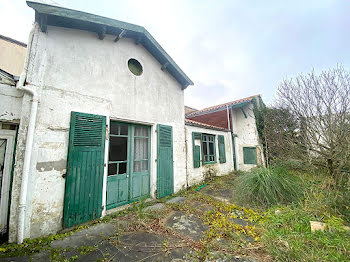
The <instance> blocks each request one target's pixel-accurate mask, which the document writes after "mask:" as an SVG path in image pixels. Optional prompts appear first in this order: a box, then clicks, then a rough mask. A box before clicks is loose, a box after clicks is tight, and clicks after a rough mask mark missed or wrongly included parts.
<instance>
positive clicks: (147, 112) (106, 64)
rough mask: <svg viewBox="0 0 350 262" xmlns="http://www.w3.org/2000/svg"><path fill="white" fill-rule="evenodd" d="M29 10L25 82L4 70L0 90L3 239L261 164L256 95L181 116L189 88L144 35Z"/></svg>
mask: <svg viewBox="0 0 350 262" xmlns="http://www.w3.org/2000/svg"><path fill="white" fill-rule="evenodd" d="M27 4H28V5H29V6H30V7H31V8H33V9H34V10H35V24H34V27H33V30H32V32H31V34H30V37H29V41H28V47H27V56H26V58H25V59H24V62H23V64H22V67H24V69H23V73H22V74H21V77H20V78H19V79H18V78H17V77H15V76H14V75H12V74H11V73H8V72H2V74H1V77H3V76H4V79H5V78H6V82H5V81H3V82H2V84H0V98H1V101H2V103H1V104H0V110H1V111H0V145H1V143H4V144H6V146H5V147H0V148H2V149H1V150H2V151H1V150H0V156H4V157H2V158H0V161H2V162H1V163H2V165H3V166H4V168H3V170H4V171H3V173H1V176H2V177H1V180H2V184H1V207H0V208H1V216H0V219H1V227H0V229H1V230H2V231H1V232H2V233H3V234H6V236H7V237H8V238H9V241H10V242H15V241H17V242H22V241H23V239H24V238H35V237H39V236H42V235H48V234H51V233H56V232H58V231H59V230H61V229H62V228H69V227H72V226H76V225H79V224H82V223H85V222H87V221H90V220H93V219H96V218H99V217H101V216H104V215H105V214H108V213H110V212H113V211H114V210H115V208H118V207H120V206H123V205H126V204H128V203H132V202H134V201H137V200H139V199H140V198H144V197H146V198H147V197H153V198H161V197H164V196H167V195H169V194H172V193H174V192H176V191H179V190H180V189H182V188H186V187H188V186H192V185H194V184H196V183H199V182H201V181H202V179H203V175H205V172H206V169H207V168H208V167H209V166H210V167H213V168H215V169H216V170H217V174H218V175H221V174H225V173H228V172H231V171H233V170H234V169H236V170H237V169H242V170H247V169H249V168H251V167H253V166H256V165H257V164H259V163H261V159H262V158H261V156H260V153H259V152H260V151H259V140H258V137H257V132H256V127H255V118H254V115H253V114H252V112H251V110H252V101H253V100H252V99H253V98H251V99H246V100H244V101H243V102H242V101H241V102H237V103H236V102H235V103H234V102H231V103H227V104H224V105H220V106H216V107H213V108H209V109H208V108H207V109H203V110H196V109H192V108H191V110H190V111H191V112H190V113H189V114H187V115H186V119H185V109H184V108H185V107H184V90H185V89H186V88H187V87H188V86H189V85H193V82H192V81H191V80H190V78H189V77H188V76H187V75H186V74H185V73H184V72H183V71H182V70H181V68H180V67H179V66H178V65H177V64H176V63H175V62H174V60H173V59H172V58H171V57H170V56H169V55H168V54H167V53H166V52H165V50H164V49H163V48H162V47H161V46H160V45H159V43H158V42H157V41H156V40H155V39H154V38H153V37H152V35H151V34H150V33H149V32H148V31H147V30H146V29H145V28H143V27H141V26H137V25H133V24H129V23H125V22H121V21H117V20H113V19H109V18H105V17H101V16H96V15H92V14H88V13H84V12H79V11H76V10H71V9H66V8H62V7H57V6H52V5H47V4H43V3H37V2H32V1H27ZM23 65H24V66H23ZM16 75H17V76H18V73H16ZM15 84H17V86H16V85H15ZM223 115H225V116H226V118H224V117H223ZM227 116H228V118H227ZM225 119H226V120H225ZM225 121H226V122H225Z"/></svg>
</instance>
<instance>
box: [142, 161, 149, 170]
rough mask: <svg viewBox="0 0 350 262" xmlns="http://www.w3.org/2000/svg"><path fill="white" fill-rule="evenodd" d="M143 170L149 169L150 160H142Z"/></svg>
mask: <svg viewBox="0 0 350 262" xmlns="http://www.w3.org/2000/svg"><path fill="white" fill-rule="evenodd" d="M141 170H142V171H147V170H148V160H146V161H142V162H141Z"/></svg>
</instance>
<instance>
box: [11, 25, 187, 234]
mask: <svg viewBox="0 0 350 262" xmlns="http://www.w3.org/2000/svg"><path fill="white" fill-rule="evenodd" d="M114 38H115V36H114V37H113V36H109V35H107V36H106V37H105V39H104V40H99V39H98V37H97V35H96V34H95V33H91V32H86V31H80V30H73V29H66V28H58V27H51V26H49V27H48V30H47V33H42V32H41V31H39V30H38V29H37V30H36V31H35V35H34V40H33V46H32V51H31V56H30V64H29V71H28V77H27V82H28V85H29V86H30V87H33V88H36V89H37V90H38V93H39V102H40V104H39V107H38V115H37V119H36V129H35V138H34V147H33V160H32V168H31V172H30V174H31V175H30V181H29V188H28V206H27V216H26V228H25V229H26V230H25V237H32V238H33V237H38V236H41V235H46V234H49V233H55V232H57V231H58V230H60V229H61V227H62V222H61V221H62V216H63V201H64V188H65V179H64V178H62V175H63V174H64V173H65V172H66V170H65V168H66V160H67V151H68V135H69V126H70V113H71V111H77V112H84V113H91V114H97V115H104V116H107V117H109V118H110V119H119V120H125V121H128V122H138V123H144V124H147V125H150V126H151V127H152V135H151V141H152V150H151V151H152V152H151V194H152V195H153V196H154V191H155V189H156V170H157V166H156V161H155V160H156V152H157V150H156V149H157V148H156V141H157V135H156V132H155V130H156V124H164V125H170V126H172V127H173V139H174V141H173V145H174V184H175V185H174V187H175V191H178V190H179V189H181V188H182V187H184V186H185V184H186V172H185V164H186V162H185V157H186V155H185V137H184V92H183V90H181V86H180V84H179V83H178V82H177V81H176V80H175V79H174V78H173V77H172V76H171V75H170V74H169V73H167V72H166V71H162V70H161V65H160V64H159V63H158V61H156V60H155V58H154V57H153V56H151V55H150V54H149V53H148V52H147V50H146V49H144V48H143V47H142V45H136V44H135V43H134V41H133V40H131V39H121V40H119V41H118V42H116V43H115V42H114V41H113V40H114ZM130 58H135V59H137V60H138V61H140V63H141V64H142V66H143V74H142V75H141V76H134V75H133V74H132V73H131V72H130V71H129V69H128V65H127V63H128V60H129V59H130ZM23 106H24V108H23V110H24V111H23V114H22V119H21V122H22V121H23V126H22V127H20V130H19V137H20V138H21V139H19V141H18V144H19V149H20V150H19V152H17V156H18V158H16V160H17V162H20V161H23V152H21V151H22V150H21V149H22V148H23V147H24V144H25V140H24V139H23V138H24V137H25V135H26V123H27V119H26V118H27V117H28V109H29V108H28V106H27V104H26V103H25V102H23ZM106 150H107V149H106ZM105 161H106V160H105ZM20 179H21V167H20V166H19V167H17V168H16V169H15V181H14V187H13V188H14V190H13V197H12V199H13V201H12V206H11V222H12V223H11V222H10V223H11V226H10V241H14V240H15V235H16V225H17V221H16V220H17V209H18V206H17V205H18V194H19V189H20V186H19V185H20Z"/></svg>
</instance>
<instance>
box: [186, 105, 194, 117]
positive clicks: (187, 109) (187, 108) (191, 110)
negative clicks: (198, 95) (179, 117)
mask: <svg viewBox="0 0 350 262" xmlns="http://www.w3.org/2000/svg"><path fill="white" fill-rule="evenodd" d="M195 111H197V109H194V108H192V107H189V106H185V115H187V114H190V113H193V112H195Z"/></svg>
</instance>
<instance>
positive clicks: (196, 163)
mask: <svg viewBox="0 0 350 262" xmlns="http://www.w3.org/2000/svg"><path fill="white" fill-rule="evenodd" d="M201 137H202V136H201V133H196V132H192V150H193V167H194V168H198V167H200V166H201V147H200V146H198V145H197V146H196V145H195V140H196V139H201Z"/></svg>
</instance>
